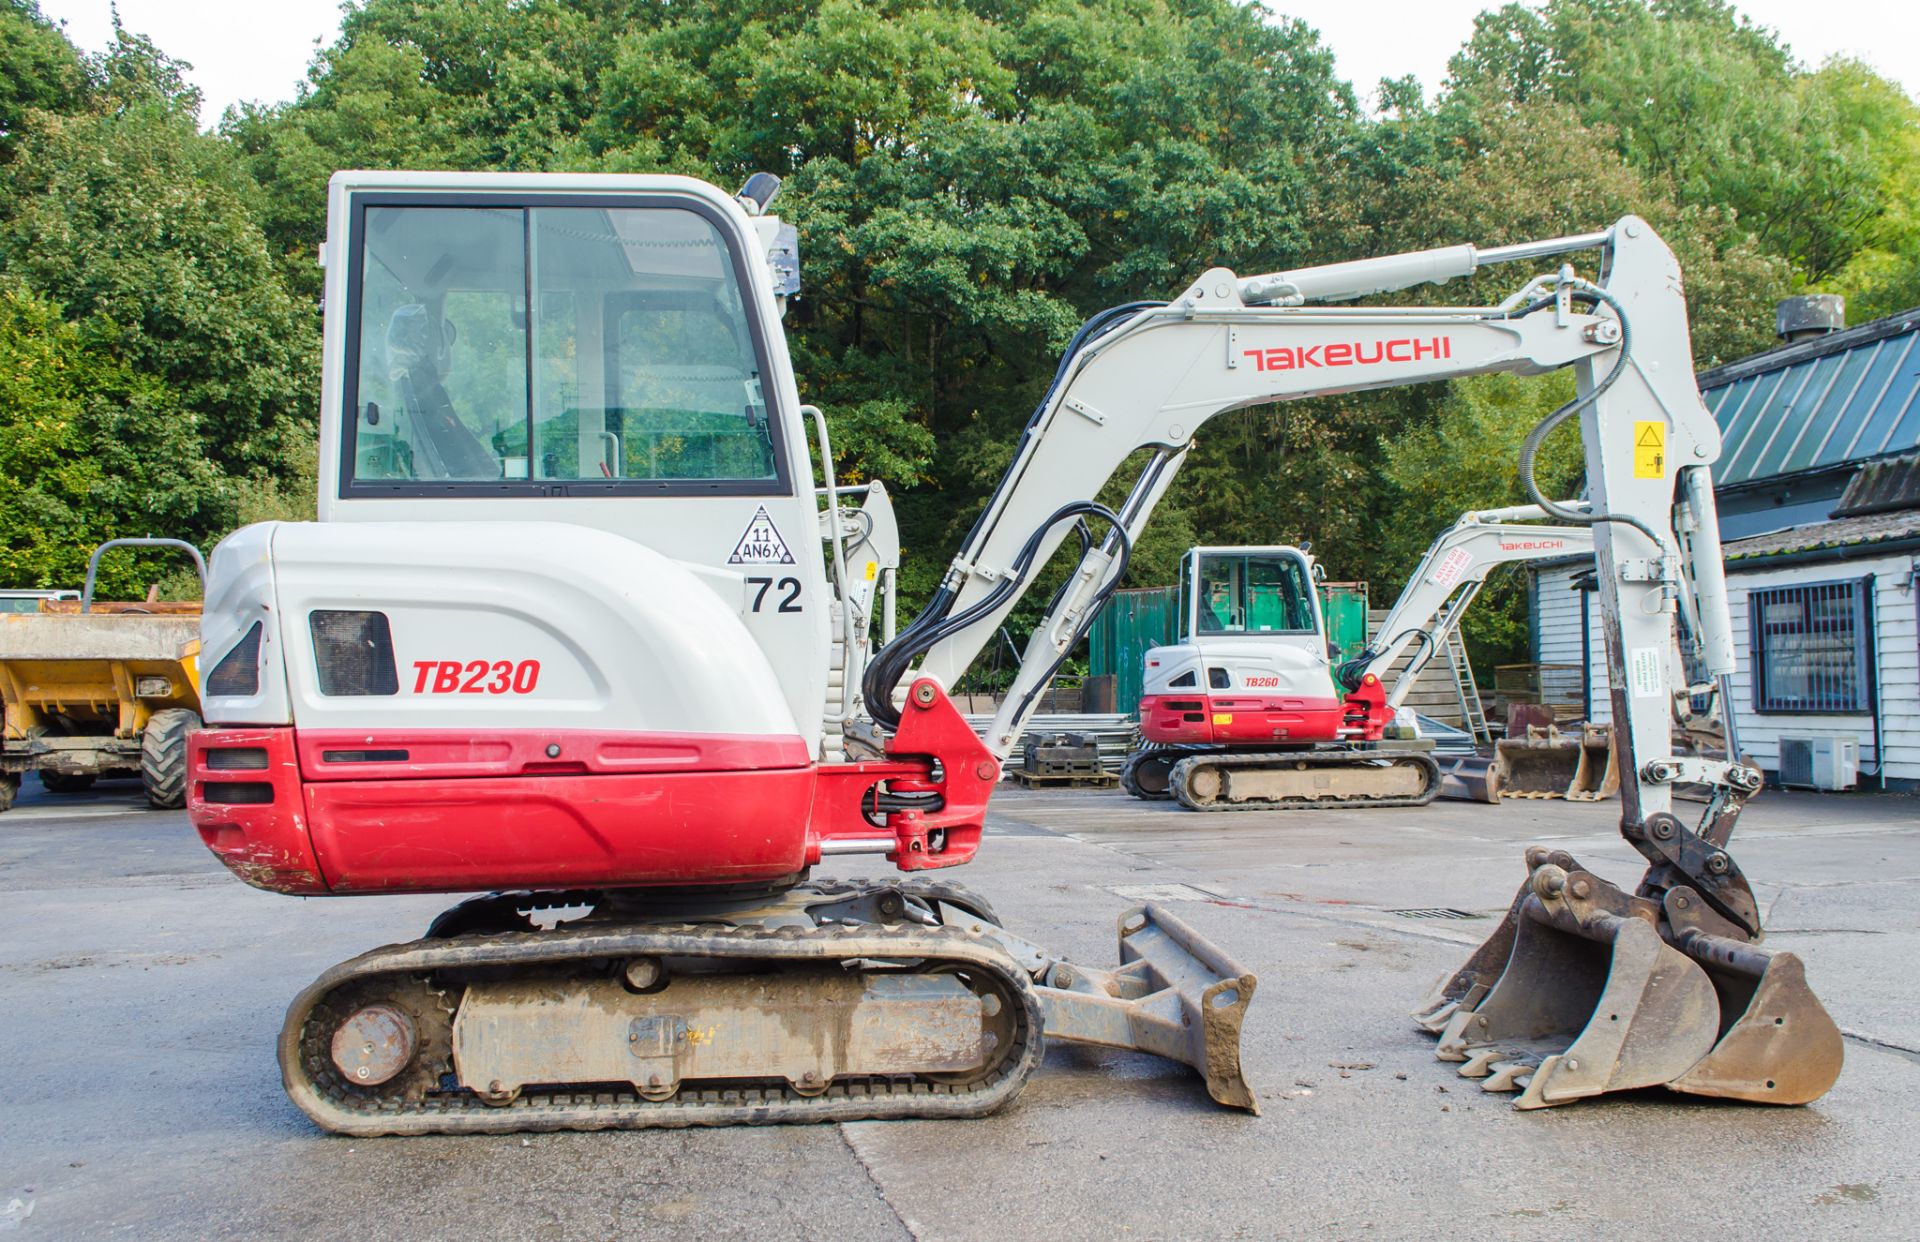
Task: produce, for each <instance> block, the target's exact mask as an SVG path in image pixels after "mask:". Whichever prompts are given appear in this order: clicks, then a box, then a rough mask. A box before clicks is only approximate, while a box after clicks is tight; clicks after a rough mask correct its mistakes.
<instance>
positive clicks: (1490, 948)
mask: <svg viewBox="0 0 1920 1242" xmlns="http://www.w3.org/2000/svg"><path fill="white" fill-rule="evenodd" d="M1544 862H1551V863H1554V864H1556V865H1557V866H1559V867H1561V868H1563V869H1565V870H1568V871H1574V870H1577V869H1578V867H1579V864H1577V863H1576V862H1574V860H1573V856H1572V855H1571V854H1568V853H1567V852H1566V851H1565V850H1548V849H1545V848H1543V847H1541V846H1537V845H1536V846H1532V847H1530V848H1529V849H1528V850H1527V863H1528V870H1529V871H1531V870H1532V868H1533V867H1535V866H1538V865H1539V864H1540V863H1544ZM1532 892H1533V888H1532V886H1531V881H1528V882H1526V883H1522V884H1521V885H1520V891H1519V892H1518V893H1516V894H1514V898H1513V904H1512V905H1511V906H1509V907H1508V909H1507V913H1506V917H1505V918H1503V919H1501V920H1500V922H1499V924H1498V925H1497V926H1496V927H1495V928H1494V929H1493V931H1492V932H1491V933H1490V934H1489V935H1488V936H1487V938H1486V939H1485V940H1483V941H1481V942H1480V945H1479V947H1478V948H1476V949H1474V951H1473V953H1472V954H1471V955H1470V956H1469V957H1468V958H1467V960H1466V963H1465V964H1464V965H1462V966H1461V967H1460V969H1458V970H1456V971H1454V972H1453V973H1452V974H1449V975H1442V976H1441V977H1440V979H1439V980H1438V981H1437V982H1436V983H1435V984H1434V985H1433V989H1432V990H1431V991H1429V992H1428V993H1427V995H1426V996H1425V997H1424V998H1422V1000H1421V1001H1420V1003H1419V1004H1418V1005H1417V1006H1415V1007H1414V1009H1413V1013H1412V1017H1413V1022H1414V1025H1415V1026H1417V1027H1419V1028H1420V1029H1421V1030H1423V1031H1426V1032H1428V1033H1429V1034H1433V1035H1444V1032H1445V1031H1446V1030H1447V1027H1448V1025H1449V1023H1451V1022H1452V1021H1453V1019H1454V1017H1455V1016H1456V1015H1457V1014H1459V1013H1460V1012H1461V1011H1463V1010H1466V1011H1470V1010H1473V1009H1476V1008H1478V1007H1479V1005H1480V1002H1481V1001H1483V1000H1485V999H1486V997H1487V993H1488V992H1489V991H1491V990H1492V988H1493V982H1494V980H1496V979H1498V978H1499V977H1500V972H1501V971H1503V970H1505V969H1506V968H1507V959H1508V957H1510V956H1512V954H1513V937H1514V933H1515V932H1516V931H1517V930H1518V929H1519V927H1520V907H1521V906H1522V905H1524V904H1525V903H1526V900H1527V897H1528V895H1529V894H1530V893H1532ZM1442 1042H1443V1043H1444V1042H1445V1039H1444V1038H1443V1039H1442ZM1440 1059H1441V1060H1443V1061H1450V1060H1457V1059H1458V1058H1457V1057H1449V1056H1446V1055H1442V1056H1441V1058H1440Z"/></svg>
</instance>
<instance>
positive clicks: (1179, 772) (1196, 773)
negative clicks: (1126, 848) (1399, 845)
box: [1173, 750, 1440, 811]
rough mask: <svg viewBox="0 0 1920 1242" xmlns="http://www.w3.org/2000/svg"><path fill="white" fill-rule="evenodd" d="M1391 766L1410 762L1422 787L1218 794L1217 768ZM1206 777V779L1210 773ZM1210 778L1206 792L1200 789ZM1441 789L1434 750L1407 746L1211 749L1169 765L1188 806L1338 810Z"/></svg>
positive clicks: (1410, 801) (1423, 797) (1425, 798)
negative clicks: (1381, 793) (1389, 792)
mask: <svg viewBox="0 0 1920 1242" xmlns="http://www.w3.org/2000/svg"><path fill="white" fill-rule="evenodd" d="M1396 767H1412V768H1417V769H1419V770H1420V772H1421V774H1422V776H1423V784H1422V787H1421V791H1420V792H1419V793H1417V794H1411V795H1394V796H1390V797H1378V796H1370V795H1367V794H1359V795H1342V796H1331V797H1313V798H1307V797H1299V798H1258V799H1256V798H1247V799H1242V800H1238V801H1228V800H1226V799H1225V798H1224V797H1222V796H1221V792H1223V791H1224V790H1225V789H1226V787H1227V782H1226V781H1225V780H1222V779H1219V774H1220V773H1221V772H1222V769H1231V768H1240V769H1248V768H1251V769H1255V770H1259V769H1263V768H1270V769H1282V768H1291V769H1294V770H1300V769H1306V768H1323V769H1325V768H1333V769H1342V770H1345V771H1348V772H1366V771H1376V772H1379V773H1381V774H1382V775H1383V776H1384V774H1385V773H1387V772H1388V771H1390V770H1391V769H1392V768H1396ZM1209 778H1211V779H1209ZM1209 784H1211V786H1212V788H1213V791H1214V792H1211V793H1207V792H1203V789H1204V787H1205V786H1207V785H1209ZM1439 792H1440V765H1439V764H1437V763H1435V762H1434V760H1433V756H1431V755H1428V754H1426V753H1424V752H1421V751H1407V750H1374V751H1348V750H1324V751H1314V750H1300V751H1279V752H1274V753H1244V752H1231V751H1229V752H1216V753H1213V754H1199V755H1194V756H1192V757H1191V758H1187V759H1182V760H1181V761H1180V762H1179V763H1177V764H1175V765H1174V769H1173V796H1174V798H1175V799H1176V800H1178V801H1179V803H1180V805H1181V806H1183V807H1186V808H1187V809H1188V810H1190V811H1311V810H1338V809H1341V808H1343V807H1395V806H1425V805H1427V803H1429V802H1432V801H1433V800H1434V798H1435V797H1436V796H1437V795H1438V794H1439Z"/></svg>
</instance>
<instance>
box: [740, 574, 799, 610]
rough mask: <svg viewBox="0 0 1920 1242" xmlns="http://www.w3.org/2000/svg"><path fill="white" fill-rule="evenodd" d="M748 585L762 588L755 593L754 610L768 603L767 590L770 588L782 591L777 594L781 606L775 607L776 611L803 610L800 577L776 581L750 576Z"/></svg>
mask: <svg viewBox="0 0 1920 1242" xmlns="http://www.w3.org/2000/svg"><path fill="white" fill-rule="evenodd" d="M747 585H748V586H753V587H759V588H760V589H759V590H757V591H755V592H754V593H753V611H755V612H759V611H760V610H761V608H762V607H763V606H764V605H765V604H766V602H767V592H768V591H769V590H776V591H780V592H782V594H780V595H779V596H776V599H777V600H778V602H779V607H777V608H775V609H774V611H775V612H800V611H801V608H800V579H798V578H782V579H780V580H779V581H778V582H775V581H774V580H773V579H772V578H748V579H747Z"/></svg>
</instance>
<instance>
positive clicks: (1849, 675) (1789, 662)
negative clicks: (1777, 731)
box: [1747, 578, 1873, 715]
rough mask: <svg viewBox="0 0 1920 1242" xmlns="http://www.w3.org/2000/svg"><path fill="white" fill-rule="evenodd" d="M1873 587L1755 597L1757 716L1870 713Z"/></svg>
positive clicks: (1768, 592)
mask: <svg viewBox="0 0 1920 1242" xmlns="http://www.w3.org/2000/svg"><path fill="white" fill-rule="evenodd" d="M1872 582H1873V579H1871V578H1859V579H1855V580H1853V581H1849V582H1815V583H1810V584H1808V585H1806V586H1783V587H1762V588H1758V589H1756V590H1754V591H1752V592H1749V593H1748V595H1747V615H1748V618H1749V624H1750V626H1751V628H1752V632H1753V710H1755V711H1756V712H1780V713H1786V714H1791V715H1807V714H1814V713H1823V712H1824V713H1840V714H1858V713H1863V712H1865V711H1867V710H1868V707H1867V694H1868V688H1869V687H1870V686H1871V684H1872V680H1873V668H1872V651H1873V648H1872V646H1871V635H1872V633H1873V627H1872V623H1871V621H1870V619H1869V614H1868V599H1869V587H1870V585H1871V583H1872Z"/></svg>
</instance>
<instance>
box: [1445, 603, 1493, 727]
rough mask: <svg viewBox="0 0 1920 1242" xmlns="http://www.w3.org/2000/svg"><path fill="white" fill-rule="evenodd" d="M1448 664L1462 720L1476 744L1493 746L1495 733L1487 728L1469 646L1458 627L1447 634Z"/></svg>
mask: <svg viewBox="0 0 1920 1242" xmlns="http://www.w3.org/2000/svg"><path fill="white" fill-rule="evenodd" d="M1447 663H1448V664H1450V665H1452V667H1453V688H1454V691H1455V693H1457V694H1458V695H1459V696H1460V719H1461V720H1462V721H1463V722H1465V724H1466V727H1467V732H1469V733H1471V734H1473V737H1474V740H1475V741H1476V742H1482V743H1486V744H1491V743H1492V742H1493V733H1492V731H1491V730H1489V729H1488V728H1487V713H1486V711H1485V710H1484V709H1482V707H1481V706H1480V685H1479V683H1478V682H1476V681H1474V679H1473V664H1472V663H1471V662H1470V661H1469V660H1468V659H1467V644H1466V643H1465V642H1464V641H1462V640H1461V638H1460V631H1459V629H1458V628H1457V627H1456V628H1454V629H1452V630H1450V631H1448V633H1447Z"/></svg>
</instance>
